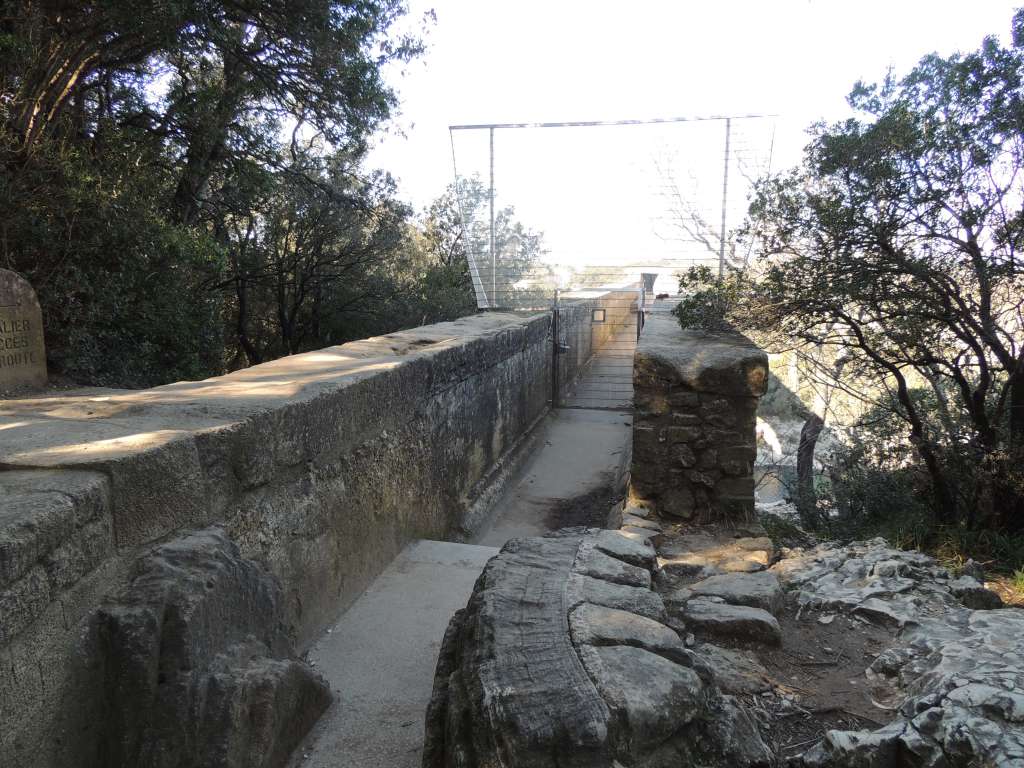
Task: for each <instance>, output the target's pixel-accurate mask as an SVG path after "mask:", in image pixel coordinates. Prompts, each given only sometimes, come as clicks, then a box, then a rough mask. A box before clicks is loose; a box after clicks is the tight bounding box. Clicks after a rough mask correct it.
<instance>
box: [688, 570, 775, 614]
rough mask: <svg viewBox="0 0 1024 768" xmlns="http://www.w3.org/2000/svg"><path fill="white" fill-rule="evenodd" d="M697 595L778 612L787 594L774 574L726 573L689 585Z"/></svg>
mask: <svg viewBox="0 0 1024 768" xmlns="http://www.w3.org/2000/svg"><path fill="white" fill-rule="evenodd" d="M690 590H691V591H692V592H693V594H694V595H695V596H703V597H720V598H722V599H723V600H725V602H727V603H731V604H732V605H749V606H751V607H753V608H763V609H764V610H766V611H768V612H769V613H773V614H777V613H779V612H780V611H781V610H782V603H783V599H784V595H783V592H782V587H781V586H780V585H779V578H778V576H776V575H775V574H774V573H766V572H761V573H723V574H720V575H718V576H709V577H708V578H706V579H704V580H702V581H698V582H697V583H696V584H691V585H690Z"/></svg>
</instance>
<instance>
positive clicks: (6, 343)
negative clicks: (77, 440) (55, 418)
mask: <svg viewBox="0 0 1024 768" xmlns="http://www.w3.org/2000/svg"><path fill="white" fill-rule="evenodd" d="M45 385H46V349H45V346H44V342H43V313H42V311H41V310H40V308H39V300H38V299H37V298H36V292H35V291H34V290H32V286H31V285H29V284H28V281H27V280H25V279H24V278H23V277H21V276H20V275H18V274H17V273H15V272H11V271H10V270H8V269H0V393H9V392H12V391H15V390H18V389H21V388H23V387H42V386H45Z"/></svg>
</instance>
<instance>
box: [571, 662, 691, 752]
mask: <svg viewBox="0 0 1024 768" xmlns="http://www.w3.org/2000/svg"><path fill="white" fill-rule="evenodd" d="M580 658H581V659H582V660H583V666H584V667H585V668H586V670H587V672H588V673H589V674H590V677H591V678H592V679H593V681H594V685H595V686H596V687H597V690H598V691H599V692H600V693H601V696H602V697H603V698H604V700H605V701H606V702H608V708H609V709H610V710H611V716H612V717H613V718H615V719H616V720H618V721H619V722H620V723H622V726H621V730H622V731H624V732H625V733H628V734H629V741H628V742H626V743H624V744H622V745H621V746H620V747H619V749H618V750H617V751H618V752H619V753H620V754H621V752H623V751H627V750H628V753H630V754H632V755H633V756H636V757H640V756H642V755H643V753H644V752H645V751H647V750H649V749H650V748H651V747H653V746H657V745H658V744H660V743H661V742H663V741H665V740H666V739H668V738H669V737H670V736H672V734H673V733H675V732H676V731H677V730H679V728H680V726H682V725H685V724H686V723H689V722H690V721H691V720H693V719H694V717H696V716H697V715H698V714H699V713H700V712H701V711H702V710H703V709H704V701H703V693H704V690H703V688H704V686H703V684H702V683H701V681H700V678H699V677H698V676H697V673H696V672H694V671H693V670H692V669H688V668H686V667H683V666H680V665H679V664H674V663H672V662H671V661H668V660H667V659H665V658H663V657H661V656H657V655H655V654H653V653H650V652H649V651H646V650H644V649H642V648H636V647H632V646H609V647H598V648H595V647H593V646H585V647H583V648H581V649H580Z"/></svg>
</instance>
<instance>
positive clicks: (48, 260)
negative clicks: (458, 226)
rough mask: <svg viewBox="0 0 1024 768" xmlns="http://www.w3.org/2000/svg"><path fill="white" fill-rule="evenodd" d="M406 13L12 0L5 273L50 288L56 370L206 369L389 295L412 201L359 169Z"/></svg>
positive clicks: (200, 2) (6, 8) (313, 1)
mask: <svg viewBox="0 0 1024 768" xmlns="http://www.w3.org/2000/svg"><path fill="white" fill-rule="evenodd" d="M405 12H406V9H405V2H404V0H366V1H362V0H360V2H349V1H347V0H345V1H342V0H258V1H257V0H218V2H211V1H210V0H180V1H177V2H161V3H155V4H149V5H147V6H146V7H145V9H144V12H140V6H139V4H138V3H133V2H128V1H127V0H102V1H100V0H85V1H84V2H67V0H55V1H52V2H51V1H48V2H38V1H37V0H0V263H2V264H3V266H5V267H7V268H11V269H14V270H16V271H18V272H20V273H22V274H24V275H25V276H26V277H27V278H29V280H30V281H31V282H33V283H34V284H35V285H36V287H37V289H38V291H39V294H40V300H41V302H42V304H43V311H44V318H45V323H46V331H47V348H48V354H49V357H50V362H51V365H52V366H53V367H54V369H55V370H57V371H60V372H63V373H65V374H68V375H70V376H72V377H74V378H76V379H77V380H79V381H82V382H94V383H117V384H120V385H146V384H153V383H158V382H161V381H166V380H167V379H168V378H177V377H197V376H206V375H210V374H212V373H219V372H221V371H222V370H223V369H224V367H225V366H226V365H231V364H234V365H238V364H244V363H246V362H254V361H258V360H262V359H266V358H267V357H268V356H273V355H277V354H284V353H287V352H289V351H295V350H296V349H300V348H306V346H307V345H308V344H311V343H313V342H314V339H317V340H319V339H323V338H327V337H329V336H331V337H332V338H333V336H332V334H329V333H327V331H326V330H324V329H325V328H326V327H327V325H331V326H332V327H333V328H334V331H332V333H333V334H334V335H337V334H338V333H341V332H340V331H339V330H338V327H337V326H338V325H339V323H341V322H342V321H341V318H342V317H344V318H345V319H346V321H347V320H348V319H350V318H351V316H352V315H353V314H354V313H355V312H356V308H357V307H359V308H363V307H365V306H366V305H367V304H368V303H369V302H370V299H369V298H368V297H369V296H370V294H371V293H375V294H377V295H384V293H385V292H386V288H387V285H382V286H379V287H376V288H374V289H373V290H372V291H371V290H370V287H369V283H370V282H380V281H381V280H382V279H383V278H382V277H381V274H382V273H381V271H380V264H381V263H382V262H393V260H394V258H395V253H396V250H397V249H400V248H401V247H404V244H405V242H406V239H405V235H404V232H405V227H406V224H407V221H406V219H407V218H408V216H409V215H410V213H409V212H408V211H407V210H406V208H405V207H404V206H402V205H400V204H398V203H397V202H396V201H395V200H394V197H395V190H394V188H393V187H392V186H389V185H388V184H387V183H385V182H384V181H383V180H382V179H381V178H380V177H378V176H375V175H374V174H370V173H367V172H366V171H365V170H364V169H363V168H362V161H363V159H364V157H365V154H366V148H367V141H368V137H369V136H370V134H371V133H372V132H373V131H374V130H375V129H376V128H377V127H378V126H379V125H380V124H381V123H382V121H384V120H386V119H387V118H388V117H389V115H390V114H391V111H392V109H393V108H394V106H395V104H396V96H395V94H394V92H393V91H392V90H391V88H390V87H388V85H387V84H386V83H385V82H384V80H383V77H382V67H383V66H384V65H386V64H388V63H389V62H403V61H407V60H408V59H409V58H410V57H412V56H415V55H416V54H417V53H418V52H419V50H420V48H421V46H420V43H419V41H418V40H417V39H416V38H414V37H410V36H402V35H397V34H396V33H395V31H394V24H395V22H396V20H397V19H398V18H399V17H400V16H402V15H403V14H404V13H405ZM399 219H400V220H401V221H398V220H399ZM396 233H401V234H396ZM343 267H344V269H343ZM384 282H385V283H386V282H387V281H386V280H384ZM346 313H347V314H346ZM225 324H228V325H229V326H230V327H229V328H225ZM353 327H354V326H353ZM318 329H319V330H318ZM225 331H227V332H225ZM342 335H343V334H342Z"/></svg>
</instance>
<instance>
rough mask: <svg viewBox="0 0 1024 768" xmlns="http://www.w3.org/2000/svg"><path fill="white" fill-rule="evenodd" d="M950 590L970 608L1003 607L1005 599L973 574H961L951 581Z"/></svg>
mask: <svg viewBox="0 0 1024 768" xmlns="http://www.w3.org/2000/svg"><path fill="white" fill-rule="evenodd" d="M949 589H950V591H951V592H952V593H953V594H954V595H955V596H956V597H957V599H958V600H960V602H961V603H963V604H964V605H965V606H967V607H968V608H973V609H974V610H986V609H991V608H1002V607H1003V600H1002V598H1000V597H999V595H997V594H996V593H995V592H993V591H992V590H990V589H986V588H985V585H984V584H982V583H981V582H980V581H978V580H977V579H976V578H974V577H973V576H961V577H960V578H958V579H954V580H953V581H951V582H950V583H949Z"/></svg>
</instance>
